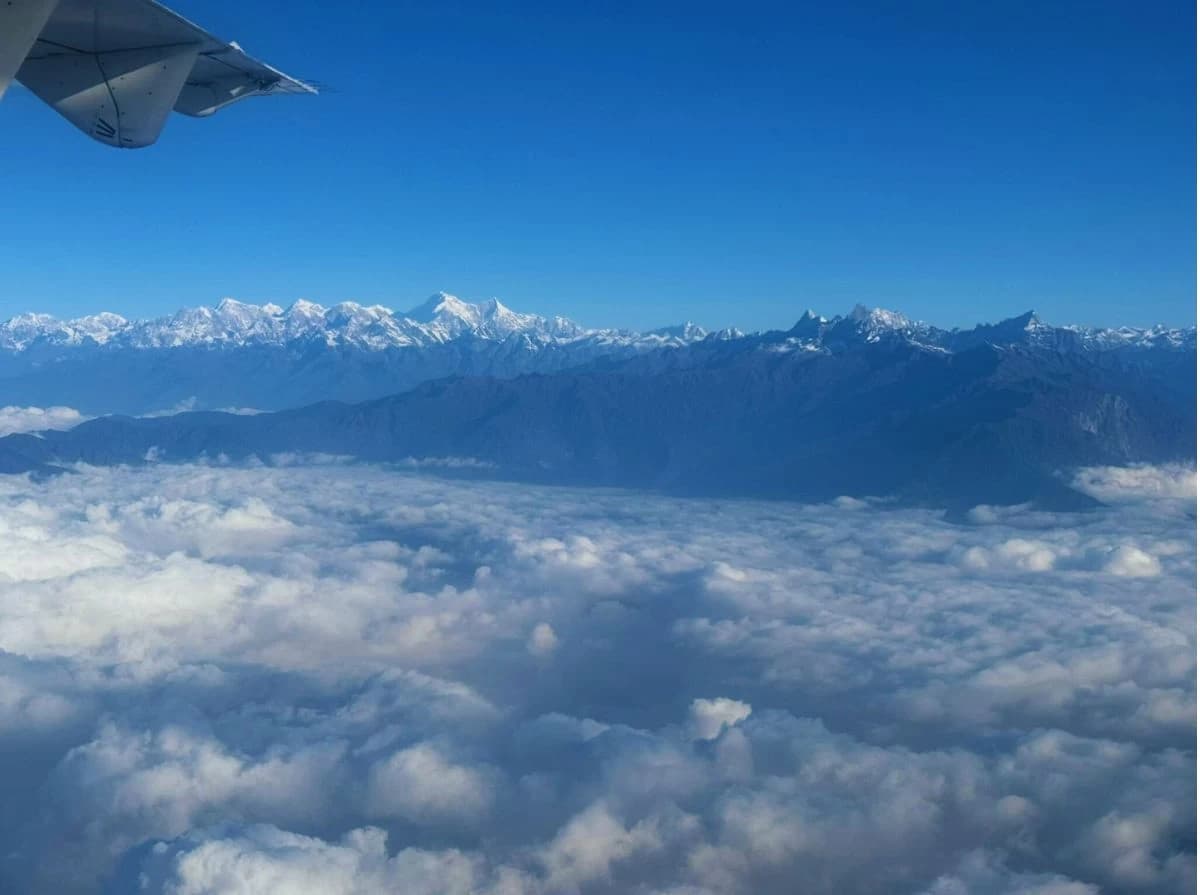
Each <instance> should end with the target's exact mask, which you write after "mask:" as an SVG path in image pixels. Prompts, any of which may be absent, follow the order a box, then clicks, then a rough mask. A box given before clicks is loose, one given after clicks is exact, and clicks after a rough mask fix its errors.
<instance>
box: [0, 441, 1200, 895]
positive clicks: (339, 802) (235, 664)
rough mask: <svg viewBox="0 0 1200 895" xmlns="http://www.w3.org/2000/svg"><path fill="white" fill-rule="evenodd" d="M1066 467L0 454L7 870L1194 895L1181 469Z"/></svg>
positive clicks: (71, 881)
mask: <svg viewBox="0 0 1200 895" xmlns="http://www.w3.org/2000/svg"><path fill="white" fill-rule="evenodd" d="M1084 476H1085V477H1084V478H1083V479H1081V481H1084V482H1086V484H1087V486H1088V487H1089V488H1090V489H1092V490H1093V491H1095V492H1097V493H1100V492H1106V493H1108V494H1110V495H1111V494H1114V493H1115V494H1119V500H1118V499H1117V498H1113V499H1114V501H1115V502H1114V503H1113V505H1112V506H1111V507H1110V508H1106V509H1102V510H1098V511H1095V512H1090V513H1087V514H1081V515H1052V514H1047V513H1040V512H1034V511H1031V510H1025V509H1021V508H1011V507H1010V508H992V507H977V508H976V509H975V510H973V511H971V512H970V513H969V514H967V516H966V518H965V519H959V520H957V521H953V520H951V519H949V518H947V517H945V516H944V515H943V514H940V513H935V512H931V511H915V510H898V509H893V508H889V507H888V506H886V505H883V504H873V503H864V502H861V501H839V502H836V503H834V504H826V505H819V506H799V505H795V504H786V503H751V502H722V501H694V500H693V501H683V500H671V499H665V498H659V497H651V496H645V495H637V494H631V493H623V492H603V491H577V490H567V489H548V488H546V489H539V488H529V487H523V486H510V485H504V484H496V483H479V482H455V481H446V480H443V479H439V478H435V477H429V476H425V475H421V474H417V473H413V472H411V471H409V472H396V471H388V470H383V469H377V468H370V467H361V466H346V465H340V464H336V463H327V464H316V465H311V464H302V463H301V464H294V465H288V466H280V467H269V468H268V467H258V468H231V467H206V466H191V467H150V468H145V469H140V470H123V469H111V470H96V469H82V470H80V471H79V472H77V473H75V474H72V475H66V476H62V477H59V478H57V479H54V480H51V481H46V482H40V483H33V482H30V481H28V480H26V479H21V478H7V479H0V650H2V651H3V652H0V750H3V754H4V756H5V757H4V760H3V762H0V840H2V841H3V842H4V844H5V849H4V858H3V860H2V861H0V889H3V890H13V891H31V892H96V891H105V890H107V891H112V892H127V891H142V892H150V893H177V895H182V893H189V895H198V893H218V892H220V893H236V892H246V893H250V892H255V893H257V892H264V891H289V892H313V893H318V892H319V893H338V892H346V893H350V892H354V893H371V892H392V891H404V892H417V893H420V892H429V893H445V892H461V893H468V892H471V893H475V892H485V893H486V892H491V893H497V895H500V893H504V895H517V893H528V895H534V893H538V895H549V893H572V892H580V893H593V892H594V893H607V892H642V893H663V895H666V893H671V895H685V893H688V895H700V893H711V895H736V893H769V892H792V891H795V888H796V885H797V881H798V880H802V881H804V884H805V885H806V886H807V887H808V888H807V890H806V891H812V892H829V893H834V892H836V893H856V892H864V893H865V892H879V891H889V892H911V893H914V895H916V893H931V895H953V893H965V892H970V893H1016V892H1038V893H1043V895H1051V893H1057V895H1084V893H1098V892H1101V891H1103V892H1118V893H1119V892H1128V893H1141V892H1183V891H1188V892H1190V891H1192V890H1193V889H1194V880H1195V859H1194V847H1193V845H1194V838H1195V824H1194V817H1195V815H1194V793H1195V775H1194V753H1193V743H1194V730H1195V711H1194V708H1195V667H1194V656H1195V638H1194V630H1195V610H1194V602H1195V592H1194V575H1195V538H1194V520H1193V515H1192V507H1193V504H1192V503H1191V497H1192V495H1194V491H1191V492H1189V490H1188V486H1187V483H1186V471H1183V472H1180V471H1177V470H1166V471H1161V470H1159V471H1154V470H1145V469H1143V470H1140V471H1133V472H1131V471H1127V470H1126V471H1121V470H1092V471H1089V472H1087V473H1085V474H1084ZM1181 476H1183V477H1184V478H1185V482H1184V484H1183V485H1180V484H1179V480H1180V477H1181ZM1164 482H1165V483H1166V484H1164ZM1191 482H1192V483H1193V485H1192V487H1193V488H1194V474H1193V477H1192V479H1191Z"/></svg>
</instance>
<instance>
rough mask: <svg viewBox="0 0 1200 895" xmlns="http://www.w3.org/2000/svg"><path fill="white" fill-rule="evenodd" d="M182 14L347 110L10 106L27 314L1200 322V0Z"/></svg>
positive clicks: (9, 167) (4, 106) (4, 184)
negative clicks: (1198, 20)
mask: <svg viewBox="0 0 1200 895" xmlns="http://www.w3.org/2000/svg"><path fill="white" fill-rule="evenodd" d="M171 5H172V6H173V7H174V8H175V9H177V10H178V11H179V12H181V13H183V14H184V15H187V16H189V17H190V18H192V19H194V20H195V21H197V22H198V23H200V24H202V25H204V26H205V27H207V28H208V29H209V30H211V31H213V32H214V33H216V34H218V35H220V36H222V37H225V38H227V39H231V40H237V41H239V42H240V43H241V44H242V45H243V46H244V47H245V48H246V50H247V51H248V52H250V53H252V54H254V55H257V56H259V57H260V58H262V59H264V60H266V61H268V62H270V63H272V64H274V65H276V66H277V67H279V68H281V69H283V70H284V71H287V72H289V73H291V74H295V75H297V76H299V77H304V78H309V79H313V80H316V81H320V82H324V83H327V84H329V85H332V86H333V87H335V88H336V91H335V92H330V93H327V94H325V95H323V96H321V97H318V98H311V99H310V98H290V97H284V98H277V99H263V100H252V101H249V102H246V103H244V104H242V105H240V106H236V107H233V108H231V109H228V110H226V111H224V112H222V113H221V114H219V115H218V116H216V117H215V118H213V119H210V120H207V121H194V120H191V119H186V118H183V117H181V116H174V117H173V118H172V120H171V121H170V122H169V123H168V126H167V130H166V132H165V134H164V135H163V138H162V140H161V141H160V143H159V144H158V145H157V146H155V147H153V148H151V149H148V150H140V151H137V152H118V151H114V150H111V149H108V148H105V147H102V146H100V145H99V144H96V143H93V142H91V141H89V140H87V139H85V138H84V137H83V136H82V135H80V134H78V133H77V132H75V131H74V130H73V129H72V128H71V127H70V125H68V124H67V123H66V122H65V121H63V120H62V119H60V118H58V116H57V115H55V114H54V113H53V112H52V111H50V110H49V109H48V108H46V107H44V106H43V105H41V103H39V102H38V101H37V100H35V99H34V98H33V97H32V96H31V95H30V94H29V93H28V92H26V91H25V90H24V89H22V88H19V87H15V86H14V88H13V89H12V90H11V91H10V92H9V95H8V96H7V97H6V98H5V100H4V101H3V103H0V127H2V128H3V131H2V132H3V135H4V139H3V146H2V148H0V162H2V163H3V171H4V174H3V179H2V180H0V206H2V207H3V209H4V211H5V213H6V214H5V220H6V227H5V234H4V239H3V240H2V241H0V271H2V272H3V273H2V279H0V317H7V316H9V315H11V314H14V313H18V312H21V311H25V310H41V311H48V312H51V313H55V314H59V315H63V316H67V315H78V314H83V313H89V312H93V311H99V310H114V311H117V312H120V313H123V314H126V315H128V316H147V315H156V314H160V313H166V312H168V311H171V310H174V309H175V308H177V307H180V306H184V305H195V304H211V303H214V302H216V301H217V300H219V299H220V298H221V297H223V296H233V297H236V298H239V299H242V300H245V301H254V302H265V301H275V302H278V303H280V304H284V305H286V304H288V303H290V302H291V301H292V300H294V299H296V298H300V297H304V298H309V299H312V300H315V301H320V302H323V303H333V302H337V301H341V300H346V299H350V300H355V301H360V302H366V303H376V302H378V303H382V304H386V305H389V306H391V307H397V308H407V307H409V306H412V305H415V304H417V303H419V302H420V301H421V300H422V299H423V298H424V297H426V296H427V295H428V294H429V293H431V292H433V291H434V290H437V289H445V290H447V291H451V292H454V293H456V294H458V295H460V296H463V297H464V298H469V299H483V298H487V297H490V296H498V297H500V298H501V299H502V300H503V301H505V302H506V303H508V304H509V305H511V306H513V307H515V308H518V309H521V310H528V311H536V312H541V313H562V314H566V315H569V316H571V317H574V318H576V319H578V320H579V321H581V322H583V323H585V324H591V325H609V324H611V325H625V326H635V327H650V326H657V325H663V324H667V323H673V322H677V321H679V320H682V319H684V318H691V319H693V320H696V321H698V322H700V323H703V324H706V325H709V326H721V325H737V326H741V327H743V328H746V329H756V328H765V327H780V326H788V325H790V324H791V323H792V322H793V321H794V320H795V318H796V317H798V316H799V315H800V313H801V312H802V311H803V310H804V309H805V308H806V307H812V308H815V309H816V310H818V311H820V312H823V313H826V314H833V313H838V312H842V311H845V310H847V309H849V307H850V306H852V305H853V304H854V303H855V302H860V301H861V302H863V303H865V304H868V305H882V306H885V307H892V308H895V309H898V310H901V311H904V312H905V313H907V314H909V315H910V316H914V317H919V318H922V319H925V320H929V321H931V322H935V323H940V324H943V325H963V324H971V323H974V322H976V321H979V320H984V319H995V318H999V317H1003V316H1011V315H1013V314H1016V313H1019V312H1021V311H1023V310H1026V309H1029V308H1036V309H1037V310H1038V311H1039V312H1040V313H1041V314H1042V315H1043V317H1044V318H1046V319H1048V320H1050V321H1052V322H1060V323H1066V322H1080V323H1091V324H1104V325H1109V324H1120V323H1129V324H1139V325H1140V324H1150V323H1154V322H1165V323H1170V324H1191V323H1193V322H1194V321H1195V288H1196V279H1195V274H1196V266H1195V239H1196V231H1195V186H1196V184H1195V169H1194V164H1195V159H1196V145H1195V127H1196V119H1195V114H1196V95H1195V72H1196V69H1195V41H1194V35H1195V12H1194V7H1193V4H1192V3H1191V2H1190V0H1178V2H1176V0H1171V2H1168V0H1149V2H1147V0H1141V2H1126V0H1098V2H1097V0H1091V2H1073V0H1070V2H1049V3H1047V2H995V3H975V2H963V0H953V2H925V0H903V2H872V3H849V4H840V3H828V2H821V3H807V2H795V3H786V4H762V3H756V2H744V3H722V4H710V3H696V2H688V3H661V2H650V0H643V2H636V3H634V2H609V3H600V4H586V6H588V7H591V8H588V9H580V8H577V7H580V6H584V5H585V4H572V3H562V2H554V3H505V4H496V3H490V2H489V3H454V2H449V3H447V2H438V3H428V4H422V5H415V4H396V3H390V2H367V0H363V2H354V3H345V4H342V3H336V4H335V3H329V2H328V0H325V2H319V3H318V2H314V0H287V2H285V0H171ZM501 7H502V8H501Z"/></svg>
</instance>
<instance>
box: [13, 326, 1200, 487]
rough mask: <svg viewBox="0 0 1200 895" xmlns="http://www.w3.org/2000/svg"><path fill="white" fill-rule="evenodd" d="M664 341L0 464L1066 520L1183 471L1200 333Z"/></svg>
mask: <svg viewBox="0 0 1200 895" xmlns="http://www.w3.org/2000/svg"><path fill="white" fill-rule="evenodd" d="M470 326H476V324H474V323H471V324H470ZM471 331H472V332H474V330H471ZM457 338H460V339H461V338H463V336H462V335H460V336H458V337H457ZM468 338H478V337H476V336H470V337H468ZM670 344H671V347H665V346H664V347H659V348H656V349H652V350H639V351H637V352H634V353H632V354H629V355H626V356H623V357H622V356H619V355H601V356H598V357H595V358H592V359H591V360H589V361H587V362H585V363H583V364H582V365H577V366H575V367H573V368H571V369H565V370H560V371H557V372H551V373H534V374H529V375H521V376H515V377H507V378H501V377H495V376H466V377H453V378H444V379H440V380H437V381H432V382H427V383H424V384H422V385H420V386H418V387H416V388H414V389H411V390H409V391H407V392H403V393H400V394H396V395H392V396H389V397H386V398H383V399H379V400H374V401H369V402H363V403H356V404H347V403H340V402H323V403H319V404H314V405H311V406H306V407H302V408H299V409H294V410H288V411H284V412H279V413H271V414H261V415H258V416H250V417H247V416H234V415H229V414H219V413H190V414H182V415H178V416H173V417H166V418H158V419H129V418H105V419H99V420H95V421H93V422H90V423H86V424H84V425H81V426H79V427H77V428H75V429H73V430H71V431H69V432H65V433H63V432H46V433H43V435H42V436H41V437H30V436H13V437H10V438H7V439H0V463H3V464H4V465H5V466H6V468H9V469H12V468H19V467H20V466H21V464H22V463H24V464H26V465H28V467H29V468H44V467H45V466H46V465H52V464H58V463H72V462H79V461H84V462H89V463H105V464H106V463H125V462H134V463H136V462H143V460H144V459H145V458H146V457H156V458H162V459H166V460H187V459H193V458H196V457H200V456H205V455H206V456H208V457H210V458H212V457H217V456H218V455H222V454H223V455H226V456H228V457H231V458H235V459H236V458H246V457H249V456H251V455H255V456H258V457H268V456H270V455H274V454H283V453H294V452H321V453H330V454H341V455H349V456H353V457H358V458H361V459H366V460H376V461H396V460H404V459H406V458H419V459H420V458H423V459H426V460H431V459H432V460H437V459H439V458H447V457H458V458H471V461H472V462H473V463H477V464H481V465H485V466H487V467H488V468H490V469H494V470H495V472H496V474H498V475H502V476H505V477H508V478H514V479H520V480H528V481H541V482H559V483H571V484H596V485H619V486H629V487H649V488H657V489H663V490H668V491H672V492H677V493H684V494H713V495H718V494H720V495H743V496H764V497H765V496H777V497H797V498H804V499H821V498H828V497H833V496H837V495H842V494H848V495H856V496H863V495H895V496H898V497H901V498H907V499H914V500H919V501H937V502H941V503H953V504H974V503H988V502H991V503H1014V502H1023V501H1027V500H1038V501H1041V502H1043V503H1048V504H1053V505H1065V504H1071V503H1073V502H1078V501H1080V500H1082V498H1080V497H1079V496H1078V495H1075V494H1074V492H1072V491H1070V489H1068V488H1067V487H1066V486H1065V484H1064V483H1063V480H1062V478H1061V473H1062V472H1063V471H1064V470H1069V469H1071V468H1073V467H1077V466H1082V465H1092V464H1108V463H1129V462H1141V461H1144V462H1162V461H1170V460H1188V459H1191V458H1193V457H1194V455H1195V420H1196V415H1195V400H1196V394H1195V363H1196V351H1195V332H1194V330H1186V331H1180V330H1148V331H1133V330H1101V331H1097V330H1085V329H1071V328H1053V327H1048V326H1045V325H1043V324H1041V323H1039V322H1038V321H1037V319H1036V317H1034V316H1033V315H1025V316H1023V317H1020V318H1017V319H1015V320H1011V321H1006V322H1004V323H1000V324H996V325H992V326H987V327H978V328H976V329H974V330H969V331H943V330H937V329H935V328H932V327H928V326H925V325H923V324H918V323H913V322H911V321H908V320H907V319H905V318H904V317H902V316H900V315H898V314H895V313H892V312H884V311H866V310H864V309H856V310H855V312H853V313H852V314H850V315H847V316H846V317H840V318H834V319H832V320H825V319H823V318H820V317H817V316H816V315H811V314H808V315H805V316H804V317H803V318H802V319H801V320H800V321H799V323H797V325H796V326H795V327H793V328H792V329H791V330H789V331H787V332H770V333H758V334H751V335H743V334H740V333H737V332H736V331H725V332H719V333H712V334H707V335H705V336H704V337H703V338H698V339H694V340H692V341H690V342H687V343H676V342H672V343H670ZM226 400H230V399H226ZM230 403H232V400H230Z"/></svg>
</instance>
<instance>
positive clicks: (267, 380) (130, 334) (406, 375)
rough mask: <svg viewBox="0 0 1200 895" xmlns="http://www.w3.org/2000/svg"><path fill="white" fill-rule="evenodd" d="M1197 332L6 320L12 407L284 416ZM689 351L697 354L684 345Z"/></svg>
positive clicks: (5, 390)
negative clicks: (504, 382) (613, 377)
mask: <svg viewBox="0 0 1200 895" xmlns="http://www.w3.org/2000/svg"><path fill="white" fill-rule="evenodd" d="M1195 338H1196V335H1195V329H1194V328H1192V329H1186V330H1184V329H1165V328H1156V329H1149V330H1142V329H1085V328H1079V327H1052V326H1047V325H1045V324H1043V323H1041V322H1040V321H1039V320H1038V319H1037V318H1036V317H1035V316H1034V315H1033V314H1026V315H1023V316H1022V317H1018V318H1014V319H1013V320H1008V321H1004V322H1002V323H999V324H994V325H987V326H980V327H977V328H975V329H973V330H941V329H938V328H936V327H932V326H928V325H926V324H922V323H916V322H913V321H910V320H908V319H907V318H905V317H903V316H902V315H900V314H897V313H895V312H891V311H883V310H878V309H877V310H873V311H869V310H867V309H866V308H863V307H859V308H856V309H855V310H854V311H853V312H851V313H850V314H848V315H846V316H844V317H834V318H832V319H828V320H827V319H825V318H823V317H818V316H816V315H815V314H811V313H809V314H806V315H805V316H804V317H802V318H801V319H800V321H799V322H798V323H797V324H796V326H795V327H793V328H792V329H791V330H790V331H787V332H775V333H760V334H751V335H745V334H743V333H741V332H739V331H738V330H734V329H728V330H722V331H719V332H716V333H708V332H706V331H705V330H704V329H703V328H701V327H698V326H695V325H694V324H690V323H689V324H685V325H682V326H678V327H669V328H665V329H660V330H655V331H652V332H648V333H638V332H631V331H627V330H617V329H585V328H584V327H581V326H579V325H577V324H575V323H573V322H572V321H570V320H567V319H565V318H562V317H552V318H545V317H539V316H537V315H533V314H521V313H517V312H515V311H512V310H510V309H508V308H506V307H505V306H504V305H502V304H501V303H500V302H498V301H495V300H492V301H488V302H484V303H482V304H471V303H468V302H464V301H461V300H459V299H457V298H455V297H454V296H451V295H447V294H445V293H438V294H436V295H434V296H433V297H432V298H430V299H429V300H428V301H427V302H425V303H424V304H422V305H421V306H419V307H417V308H414V309H413V310H411V311H408V312H405V313H399V312H394V311H391V310H389V309H387V308H383V307H378V306H375V307H364V306H361V305H356V304H353V303H343V304H339V305H336V306H335V307H332V308H323V307H321V306H319V305H315V304H312V303H311V302H303V301H300V302H296V303H295V304H294V305H292V306H291V307H290V308H288V309H287V310H284V309H282V308H280V307H278V306H276V305H263V306H258V305H249V304H243V303H240V302H236V301H232V300H226V301H223V302H221V304H219V305H218V306H216V307H215V308H192V309H187V310H183V311H180V312H178V313H177V314H174V315H173V316H170V317H165V318H160V319H157V320H146V321H128V320H126V319H124V318H123V317H119V316H117V315H115V314H98V315H95V316H92V317H85V318H81V319H78V320H71V321H61V320H57V319H55V318H52V317H48V316H46V315H37V314H27V315H22V316H20V317H14V318H12V319H11V320H9V321H7V322H6V323H3V324H0V404H20V405H34V406H52V405H66V406H70V407H75V408H77V409H79V410H81V411H83V412H84V413H87V414H103V413H128V414H146V413H152V412H158V411H162V410H165V409H169V408H177V407H181V406H187V407H194V408H197V409H206V408H226V407H253V408H257V409H262V410H278V409H284V408H287V407H296V406H300V405H304V404H308V403H312V402H315V401H322V400H340V401H348V402H354V401H363V400H369V399H373V398H379V397H384V396H386V395H390V394H395V393H397V392H401V391H406V390H408V389H411V388H413V387H415V386H417V385H419V384H421V383H423V382H428V381H431V380H436V379H441V378H445V377H452V376H491V377H498V378H511V377H514V376H521V375H525V374H531V373H555V372H560V371H564V370H569V369H578V368H583V367H589V366H591V367H611V366H614V365H620V364H623V363H626V362H628V361H630V360H631V359H633V358H642V359H643V360H645V361H646V362H647V363H648V365H649V367H655V366H658V367H669V366H673V365H676V364H689V363H697V362H704V359H706V358H709V357H712V356H716V355H720V354H721V353H722V352H730V351H732V352H740V351H743V350H747V349H752V348H756V347H757V348H762V349H765V350H770V351H775V352H782V353H786V352H818V353H829V354H836V353H839V352H842V351H845V350H847V349H851V348H854V347H856V346H861V345H864V344H877V343H885V344H887V343H892V342H901V343H904V344H907V345H909V346H912V347H916V348H924V349H928V350H942V351H950V352H958V351H962V350H965V349H968V348H971V347H976V346H979V345H985V344H992V345H1002V346H1005V345H1006V346H1025V347H1030V348H1035V347H1036V348H1044V349H1048V350H1055V351H1060V352H1066V353H1071V354H1081V353H1082V354H1090V353H1105V354H1115V355H1119V356H1121V357H1123V358H1125V359H1126V360H1128V361H1129V362H1134V361H1133V360H1132V359H1133V358H1135V357H1136V356H1139V355H1142V356H1144V355H1146V352H1155V353H1156V354H1157V353H1161V352H1172V351H1188V350H1190V351H1193V352H1194V351H1195ZM681 348H689V349H693V348H694V349H698V350H694V351H693V350H689V351H686V352H680V351H679V349H681Z"/></svg>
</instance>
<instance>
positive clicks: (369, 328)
mask: <svg viewBox="0 0 1200 895" xmlns="http://www.w3.org/2000/svg"><path fill="white" fill-rule="evenodd" d="M707 334H708V333H707V332H706V331H705V330H704V329H703V328H701V327H698V326H695V325H693V324H690V323H689V324H685V325H683V326H680V327H671V328H669V329H663V330H657V331H654V332H649V333H639V332H631V331H628V330H616V329H585V328H584V327H582V326H580V325H579V324H577V323H575V322H573V321H571V320H568V319H566V318H565V317H550V318H546V317H539V316H538V315H536V314H521V313H518V312H516V311H513V310H511V309H509V308H507V307H505V306H504V305H503V304H501V303H500V302H499V301H498V300H496V299H494V298H493V299H490V300H489V301H485V302H482V303H479V304H472V303H470V302H465V301H463V300H461V299H459V298H457V297H455V296H453V295H449V294H448V293H445V292H439V293H436V294H435V295H433V296H431V297H430V298H429V300H427V301H426V302H424V303H423V304H421V305H419V306H418V307H416V308H413V309H412V310H410V311H407V312H399V311H393V310H391V309H390V308H385V307H383V306H381V305H370V306H367V305H360V304H355V303H354V302H342V303H340V304H337V305H334V306H333V307H329V308H327V307H323V306H322V305H319V304H316V303H314V302H310V301H304V300H300V301H297V302H295V303H294V304H293V305H292V306H291V307H289V308H286V309H285V308H281V307H280V306H279V305H274V304H265V305H254V304H247V303H245V302H240V301H236V300H234V299H232V298H227V299H225V300H224V301H222V302H221V303H220V304H218V305H216V307H211V308H209V307H199V308H185V309H184V310H181V311H178V312H177V313H175V314H173V315H171V316H168V317H159V318H156V319H151V320H127V319H125V318H124V317H122V316H120V315H119V314H112V313H107V312H106V313H102V314H94V315H91V316H88V317H80V318H77V319H75V320H59V319H57V318H55V317H51V316H49V315H47V314H21V315H19V316H17V317H13V318H12V319H10V320H8V321H7V322H5V323H3V324H0V350H6V351H12V352H21V351H26V350H29V349H31V348H36V347H39V346H46V347H50V346H57V347H69V346H79V347H88V346H90V347H99V346H110V347H122V348H142V349H147V348H181V347H245V346H249V345H272V346H284V345H312V344H316V345H326V346H329V347H337V346H349V347H354V348H362V349H366V350H369V351H382V350H386V349H390V348H413V347H426V346H429V345H438V344H444V343H446V342H451V341H453V340H455V339H462V338H474V339H483V340H487V341H503V340H505V339H509V338H513V337H523V338H525V339H528V340H531V341H533V342H557V343H569V342H576V341H611V342H616V343H621V344H630V345H634V344H641V345H644V346H645V347H647V348H660V347H667V346H678V345H683V344H687V343H688V342H693V341H696V340H698V339H702V338H704V337H705V336H706V335H707Z"/></svg>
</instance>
